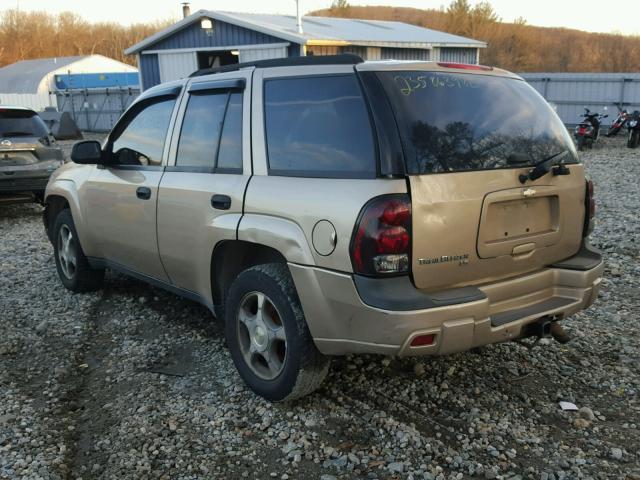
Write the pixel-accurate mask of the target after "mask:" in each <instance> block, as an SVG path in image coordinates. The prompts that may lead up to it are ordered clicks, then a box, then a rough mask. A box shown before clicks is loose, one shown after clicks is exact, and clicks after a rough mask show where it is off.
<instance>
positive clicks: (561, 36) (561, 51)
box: [312, 0, 640, 72]
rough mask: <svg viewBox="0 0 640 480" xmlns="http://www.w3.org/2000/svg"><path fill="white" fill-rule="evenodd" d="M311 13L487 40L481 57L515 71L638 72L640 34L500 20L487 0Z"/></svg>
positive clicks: (343, 0) (340, 0) (343, 6)
mask: <svg viewBox="0 0 640 480" xmlns="http://www.w3.org/2000/svg"><path fill="white" fill-rule="evenodd" d="M312 15H319V16H331V17H344V18H359V19H365V20H392V21H398V22H405V23H410V24H413V25H417V26H420V27H426V28H432V29H434V30H441V31H445V32H448V33H452V34H455V35H461V36H463V37H470V38H474V39H476V40H482V41H484V42H487V44H488V48H486V49H484V50H482V51H481V52H480V61H481V63H484V64H487V65H494V66H498V67H501V68H505V69H507V70H512V71H515V72H637V71H640V36H625V35H619V34H606V33H589V32H583V31H580V30H572V29H568V28H548V27H536V26H532V25H527V23H526V21H525V20H524V19H522V18H520V19H517V20H516V21H515V22H513V23H507V22H502V21H501V19H500V17H499V16H498V15H497V13H496V12H495V11H494V9H493V7H492V6H491V4H490V3H488V2H480V3H478V4H476V5H475V6H471V5H470V4H469V1H468V0H454V1H453V2H451V3H450V4H449V6H448V7H446V8H441V9H439V10H433V9H432V10H421V9H416V8H403V7H356V6H350V5H349V3H348V2H347V0H335V1H334V2H333V4H332V6H331V8H327V9H324V10H319V11H316V12H313V13H312Z"/></svg>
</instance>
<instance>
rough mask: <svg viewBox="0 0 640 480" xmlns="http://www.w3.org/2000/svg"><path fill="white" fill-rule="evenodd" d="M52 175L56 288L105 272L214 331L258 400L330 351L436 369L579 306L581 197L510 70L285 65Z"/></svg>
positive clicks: (586, 201)
mask: <svg viewBox="0 0 640 480" xmlns="http://www.w3.org/2000/svg"><path fill="white" fill-rule="evenodd" d="M71 157H72V160H73V163H70V164H67V165H65V166H64V167H62V168H60V169H59V170H57V171H56V172H55V174H54V175H53V176H52V178H51V181H50V182H49V185H48V187H47V191H46V211H45V216H44V222H45V226H46V229H47V233H48V236H49V238H50V240H51V242H52V243H53V247H54V251H55V260H56V266H57V270H58V274H59V276H60V280H61V281H62V283H63V284H64V285H65V286H66V287H67V288H69V289H70V290H73V291H76V292H82V291H88V290H93V289H96V288H99V287H100V285H101V281H102V278H103V275H104V269H105V268H110V269H113V270H118V271H120V272H124V273H126V274H129V275H131V276H134V277H136V278H139V279H141V280H144V281H146V282H149V283H150V284H153V285H156V286H160V287H163V288H166V289H168V290H170V291H172V292H175V293H176V294H179V295H182V296H184V297H187V298H189V299H192V300H195V301H198V302H201V303H202V304H204V305H206V306H207V307H209V309H211V311H212V312H214V314H215V315H216V316H217V317H218V318H220V319H224V322H225V335H226V339H227V343H228V346H229V349H230V351H231V355H232V357H233V360H234V362H235V365H236V366H237V368H238V371H239V373H240V376H241V377H242V378H243V379H244V381H245V382H246V383H247V384H248V385H249V386H250V387H251V388H252V389H253V390H254V391H255V392H257V393H258V394H260V395H262V396H263V397H265V398H267V399H269V400H273V401H278V400H285V399H292V398H296V397H300V396H302V395H305V394H308V393H310V392H311V391H313V390H314V389H315V388H316V387H317V386H318V385H319V384H320V383H321V382H322V380H323V379H324V377H325V376H326V374H327V370H328V367H329V358H330V356H332V355H345V354H350V353H378V354H386V355H397V356H407V355H443V354H448V353H452V352H457V351H461V350H467V349H470V348H474V347H478V346H481V345H485V344H489V343H494V342H501V341H505V340H513V339H517V338H522V337H525V336H532V335H536V336H544V335H549V334H551V335H553V336H554V337H555V338H556V339H558V340H561V341H566V340H567V339H568V336H567V334H566V333H565V332H564V331H563V330H562V328H561V327H560V324H559V323H558V321H559V320H562V319H563V318H565V317H567V316H569V315H571V314H573V313H575V312H577V311H579V310H581V309H584V308H586V307H587V306H589V305H590V304H591V303H592V302H593V301H594V299H595V297H596V295H597V291H598V287H599V284H600V281H601V275H602V271H603V264H602V260H601V256H600V254H599V253H598V252H597V251H595V250H594V249H592V248H590V247H589V245H588V242H587V237H588V235H589V233H590V231H591V228H592V222H593V214H594V202H593V187H592V184H591V182H589V181H588V180H587V179H586V178H585V173H584V168H583V166H582V165H581V164H580V162H579V161H578V156H577V153H576V150H575V148H574V145H573V143H572V141H571V138H570V136H569V134H568V133H567V130H566V129H565V127H564V125H563V124H562V123H561V121H560V119H559V118H558V116H557V115H556V114H555V112H554V111H553V110H552V109H551V108H550V107H549V105H548V104H547V103H546V102H545V101H544V99H543V98H542V97H541V96H540V95H538V93H536V91H535V90H533V89H532V88H531V87H530V86H528V85H527V84H526V83H525V82H524V81H523V80H522V79H521V78H520V77H518V76H516V75H514V74H512V73H509V72H505V71H503V70H499V69H494V68H491V67H484V66H478V65H465V64H452V63H437V62H366V63H364V62H362V61H361V60H360V59H359V58H358V57H354V56H351V55H344V56H336V57H300V58H295V59H277V60H267V61H259V62H255V63H251V64H240V65H237V66H235V67H232V68H229V67H223V68H218V69H210V70H204V71H199V72H196V73H195V74H193V75H192V76H191V77H190V78H187V79H184V80H180V81H177V82H172V83H167V84H163V85H159V86H157V87H154V88H152V89H150V90H147V91H146V92H144V93H143V94H142V95H141V96H140V97H139V98H138V99H137V100H136V102H135V103H134V104H133V105H132V106H131V107H130V108H129V110H128V111H127V112H126V113H125V114H124V115H123V116H122V118H121V119H120V120H119V122H118V123H117V125H116V126H115V128H114V129H113V131H112V132H111V134H110V135H109V136H108V138H107V139H106V141H105V142H104V144H103V145H100V144H99V143H98V142H94V141H85V142H79V143H77V144H76V145H75V146H74V149H73V153H72V156H71Z"/></svg>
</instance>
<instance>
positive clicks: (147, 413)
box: [0, 138, 640, 480]
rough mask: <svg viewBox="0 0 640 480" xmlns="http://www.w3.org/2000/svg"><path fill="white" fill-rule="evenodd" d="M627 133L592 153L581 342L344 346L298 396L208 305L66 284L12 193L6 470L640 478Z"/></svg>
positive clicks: (99, 474) (121, 287)
mask: <svg viewBox="0 0 640 480" xmlns="http://www.w3.org/2000/svg"><path fill="white" fill-rule="evenodd" d="M622 140H623V139H622V138H620V139H616V140H615V141H606V142H604V143H603V144H602V145H600V146H599V147H598V148H596V149H594V150H593V151H590V152H586V153H585V154H584V155H583V158H584V161H585V163H586V165H587V168H588V170H589V172H590V174H591V175H592V177H593V179H594V180H595V182H596V186H597V190H596V195H597V202H598V226H597V227H596V230H595V233H594V235H593V243H594V244H595V245H597V246H599V247H601V248H602V249H603V250H604V251H605V253H606V257H607V270H606V277H605V279H604V281H603V291H602V293H601V296H600V299H599V300H598V302H597V304H596V305H595V306H593V307H592V308H590V309H589V310H588V311H586V312H583V313H580V314H578V315H576V316H574V317H573V318H571V319H569V320H567V321H566V322H565V325H566V326H567V327H568V330H569V331H570V332H571V334H572V335H573V336H574V340H573V341H572V342H571V343H569V344H568V345H565V346H562V345H560V344H557V343H554V342H551V341H546V340H543V341H542V342H540V343H539V344H538V345H537V346H536V347H534V348H533V349H528V348H527V347H525V346H523V345H520V344H516V343H508V344H500V345H493V346H490V347H487V348H485V349H482V350H481V351H479V352H466V353H461V354H457V355H453V356H448V357H442V358H427V359H418V360H415V359H413V360H411V359H410V360H397V359H392V358H384V357H376V356H359V357H349V358H340V359H336V360H334V362H333V365H332V368H331V373H330V376H329V378H328V379H327V381H326V382H325V384H324V387H323V388H321V389H320V390H319V391H318V392H317V393H316V394H314V395H312V396H310V397H308V398H305V399H303V400H301V401H298V402H295V403H292V404H277V405H272V404H270V403H268V402H266V401H264V400H262V399H260V398H258V397H256V396H255V395H254V394H252V393H251V392H250V391H249V390H248V389H246V388H245V387H244V386H243V384H242V383H241V381H240V378H239V377H238V375H237V374H236V371H235V369H234V367H233V364H232V361H231V358H230V356H229V354H228V352H227V350H226V349H225V346H224V341H223V334H222V329H221V328H220V326H219V324H218V323H217V322H216V321H214V320H213V319H212V317H211V316H210V314H209V312H208V311H207V310H205V309H204V308H202V307H200V306H199V305H196V304H194V303H191V302H189V301H186V300H183V299H180V298H178V297H176V296H173V295H171V294H169V293H166V292H164V291H161V290H158V289H154V288H152V287H149V286H147V285H146V284H143V283H141V282H138V281H136V280H132V279H130V278H127V277H124V276H121V275H118V274H113V273H108V274H107V277H106V285H105V288H104V290H103V291H101V292H98V293H93V294H84V295H73V294H71V293H70V292H68V291H66V290H65V289H64V288H63V287H62V286H61V284H60V282H59V281H58V279H57V277H56V272H55V266H54V260H53V257H52V249H51V246H50V245H49V243H48V242H47V240H46V238H45V235H44V232H43V228H42V224H41V208H40V207H39V206H36V205H16V206H0V231H1V232H2V237H1V238H2V240H1V242H0V270H1V275H0V295H1V296H0V312H2V313H0V316H1V318H2V322H0V478H45V479H67V478H69V479H70V478H74V479H78V478H82V479H85V480H86V479H92V478H136V479H144V478H154V479H155V478H166V479H168V478H172V479H173V478H184V479H187V478H203V479H204V478H226V479H236V478H277V479H287V478H289V479H299V478H304V479H307V478H309V479H313V478H315V479H322V480H331V479H337V478H343V479H346V478H363V479H365V478H366V479H369V478H370V479H374V478H380V479H385V478H393V479H400V478H402V479H466V478H498V479H501V478H505V479H507V478H509V479H513V480H515V479H525V478H526V479H540V480H551V479H563V478H564V479H580V478H585V479H587V478H594V479H605V478H606V479H636V480H637V479H640V453H639V451H640V433H639V430H638V424H640V405H639V403H638V388H639V387H640V375H639V370H638V366H637V364H638V360H639V359H640V347H639V340H640V338H639V331H640V327H639V323H638V321H639V315H638V308H639V307H640V292H639V289H638V278H639V274H640V267H639V265H638V251H639V250H638V236H639V234H640V220H639V217H638V211H639V210H640V189H639V188H638V178H640V150H637V151H630V150H628V149H626V148H625V147H624V146H623V143H622ZM559 400H567V401H571V402H574V403H576V404H577V405H578V407H580V408H581V410H580V411H579V412H563V411H561V410H560V408H559V406H558V401H559Z"/></svg>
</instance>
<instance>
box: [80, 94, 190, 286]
mask: <svg viewBox="0 0 640 480" xmlns="http://www.w3.org/2000/svg"><path fill="white" fill-rule="evenodd" d="M179 92H180V89H179V88H171V89H169V90H168V91H167V92H165V93H164V94H162V95H157V96H154V97H152V98H147V99H144V100H141V101H140V102H138V103H137V104H135V105H134V106H132V107H131V109H130V110H129V111H127V113H126V114H125V116H124V117H122V119H120V121H119V122H118V124H117V125H116V126H115V128H114V130H113V131H112V133H111V135H110V136H109V140H108V142H107V145H106V147H105V150H106V153H107V155H108V157H109V162H108V165H106V166H104V167H102V166H97V167H95V168H94V169H93V171H92V172H91V174H90V177H89V179H88V181H87V182H85V184H84V186H83V188H84V191H83V194H82V195H83V199H84V200H85V205H84V208H85V210H86V213H87V215H86V216H87V221H88V223H89V226H90V229H89V230H90V231H91V232H92V235H94V242H93V243H94V244H95V245H97V246H98V249H99V252H100V256H101V257H103V258H105V259H106V260H109V261H110V262H112V263H115V264H118V265H120V266H122V267H126V268H127V269H129V270H132V271H134V272H136V273H139V274H143V275H147V276H151V277H154V278H156V279H160V280H164V281H166V280H167V276H166V274H165V271H164V269H163V268H162V264H161V262H160V256H159V255H158V240H157V237H156V207H157V200H158V185H159V184H160V178H161V177H162V174H163V171H164V165H163V158H164V151H165V145H166V144H168V142H166V137H167V131H168V130H169V124H170V123H171V120H172V115H173V112H174V108H175V105H176V99H177V95H178V93H179Z"/></svg>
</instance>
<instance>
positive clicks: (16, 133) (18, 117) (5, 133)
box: [0, 108, 49, 138]
mask: <svg viewBox="0 0 640 480" xmlns="http://www.w3.org/2000/svg"><path fill="white" fill-rule="evenodd" d="M48 133H49V130H48V129H47V126H46V125H45V123H44V122H43V121H42V119H41V118H40V117H39V116H38V114H37V113H35V112H32V111H30V110H10V109H2V108H0V137H3V138H10V137H38V138H40V137H45V136H47V135H48Z"/></svg>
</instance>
